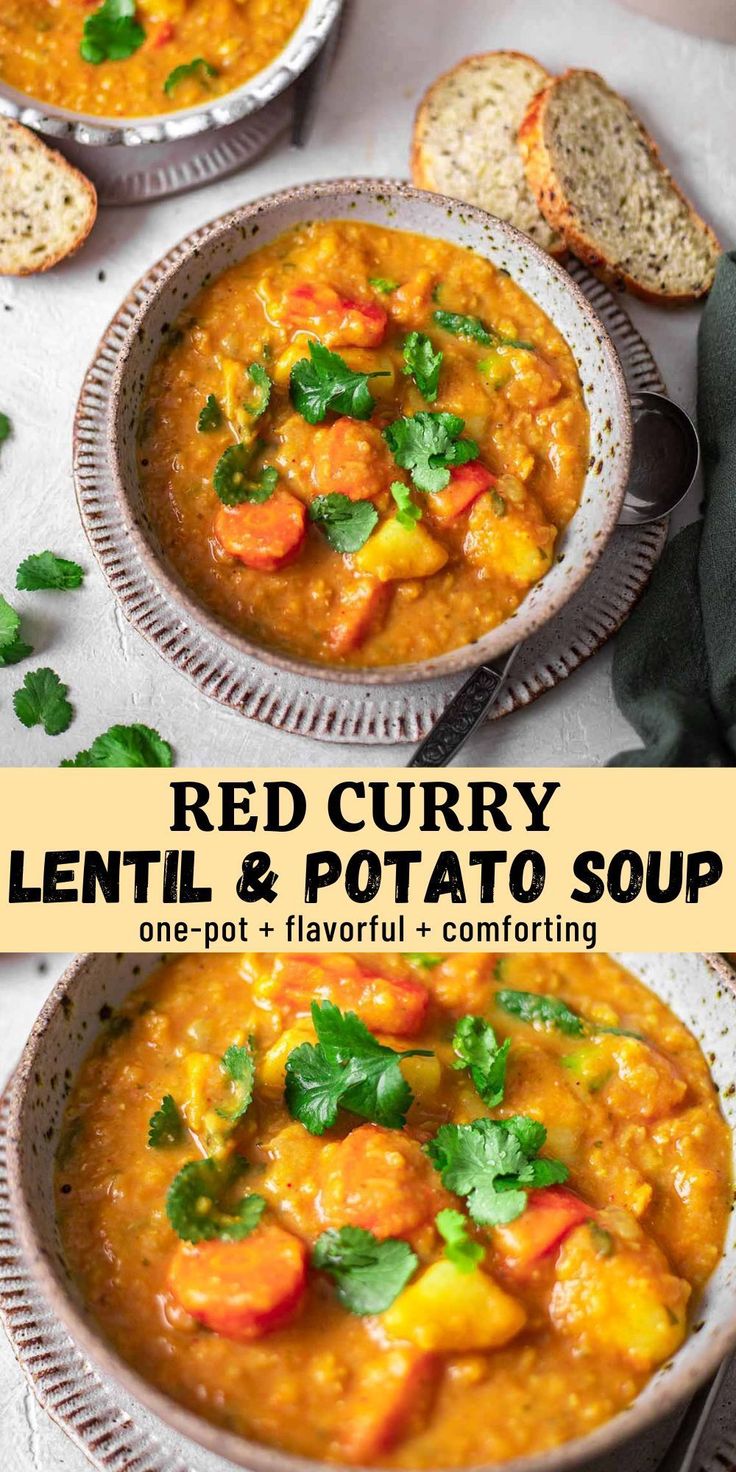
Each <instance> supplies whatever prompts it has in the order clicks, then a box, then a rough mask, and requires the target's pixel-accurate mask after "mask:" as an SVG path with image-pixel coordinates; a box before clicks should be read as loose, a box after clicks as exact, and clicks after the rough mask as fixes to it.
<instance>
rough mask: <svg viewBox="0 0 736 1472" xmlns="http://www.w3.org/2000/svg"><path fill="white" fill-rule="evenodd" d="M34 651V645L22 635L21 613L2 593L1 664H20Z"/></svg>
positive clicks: (0, 621) (0, 615)
mask: <svg viewBox="0 0 736 1472" xmlns="http://www.w3.org/2000/svg"><path fill="white" fill-rule="evenodd" d="M32 653H33V647H32V645H30V644H26V643H25V642H24V641H23V639H21V637H20V614H19V613H16V611H15V609H14V608H11V606H10V604H9V603H8V601H7V599H6V598H3V596H2V594H0V666H3V665H9V664H18V662H19V660H21V659H25V658H26V657H27V656H28V655H29V654H32Z"/></svg>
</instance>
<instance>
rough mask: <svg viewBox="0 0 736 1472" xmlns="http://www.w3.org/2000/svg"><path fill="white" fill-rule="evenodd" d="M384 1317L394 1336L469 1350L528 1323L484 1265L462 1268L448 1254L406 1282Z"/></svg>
mask: <svg viewBox="0 0 736 1472" xmlns="http://www.w3.org/2000/svg"><path fill="white" fill-rule="evenodd" d="M381 1322H382V1324H383V1327H384V1329H385V1331H386V1333H387V1334H388V1335H389V1337H390V1338H391V1339H404V1340H407V1341H408V1343H409V1344H415V1345H416V1346H417V1348H418V1349H428V1350H436V1351H439V1352H442V1353H445V1354H452V1353H458V1354H466V1353H469V1352H470V1351H472V1350H482V1349H498V1347H499V1346H500V1345H502V1344H507V1343H508V1341H509V1339H513V1337H514V1335H515V1334H518V1333H519V1330H520V1329H523V1327H524V1324H525V1323H526V1313H525V1311H524V1309H523V1308H522V1306H521V1304H520V1303H518V1302H517V1300H516V1299H515V1298H512V1297H511V1296H510V1294H508V1293H504V1291H503V1289H502V1288H499V1286H498V1284H497V1283H494V1281H493V1278H490V1277H489V1276H488V1274H487V1273H484V1272H483V1271H482V1269H481V1268H476V1269H475V1270H474V1271H473V1272H472V1273H460V1272H458V1270H457V1268H456V1267H455V1266H454V1264H453V1263H451V1262H447V1261H446V1260H443V1261H441V1262H434V1263H432V1265H431V1267H428V1268H427V1270H426V1272H424V1273H422V1276H421V1277H420V1278H418V1279H417V1281H416V1282H415V1283H412V1284H411V1285H410V1287H408V1288H405V1289H404V1292H403V1293H401V1294H399V1297H398V1298H397V1299H396V1301H395V1303H393V1304H392V1305H391V1308H390V1309H388V1311H387V1312H386V1313H385V1314H384V1315H383V1317H382V1320H381Z"/></svg>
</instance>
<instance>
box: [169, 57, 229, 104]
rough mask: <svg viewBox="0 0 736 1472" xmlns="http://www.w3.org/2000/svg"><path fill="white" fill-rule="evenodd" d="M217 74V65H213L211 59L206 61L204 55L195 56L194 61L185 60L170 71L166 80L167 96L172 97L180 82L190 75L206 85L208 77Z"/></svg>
mask: <svg viewBox="0 0 736 1472" xmlns="http://www.w3.org/2000/svg"><path fill="white" fill-rule="evenodd" d="M217 75H218V71H217V67H216V66H213V65H212V63H211V62H210V61H205V59H204V57H203V56H195V58H194V60H193V61H183V62H182V63H181V65H180V66H175V67H174V70H173V71H172V72H169V75H168V77H167V78H166V81H165V82H164V92H165V93H166V95H167V97H170V96H171V94H172V92H173V90H174V88H175V87H176V86H178V84H179V82H185V81H186V80H187V78H189V77H193V78H195V80H196V81H198V82H201V83H202V85H204V84H205V82H206V81H207V78H208V77H216V76H217Z"/></svg>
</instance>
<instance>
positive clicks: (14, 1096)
mask: <svg viewBox="0 0 736 1472" xmlns="http://www.w3.org/2000/svg"><path fill="white" fill-rule="evenodd" d="M95 959H96V958H95V955H94V953H87V954H82V955H79V956H77V957H76V958H75V959H74V960H73V961H72V962H71V963H70V965H69V966H68V967H67V969H66V970H65V971H64V973H63V974H62V976H61V977H60V979H59V981H58V982H57V983H56V986H55V987H54V988H53V990H52V991H51V993H50V994H49V996H48V998H47V1000H46V1002H45V1003H44V1006H43V1008H42V1009H41V1012H40V1013H39V1015H38V1017H37V1019H36V1022H35V1023H34V1026H33V1028H32V1030H31V1033H30V1035H29V1037H28V1041H27V1043H26V1046H25V1048H24V1050H23V1054H22V1056H21V1059H20V1062H19V1064H18V1068H17V1071H16V1074H15V1076H14V1078H13V1082H12V1085H11V1095H10V1110H9V1120H8V1181H9V1190H10V1203H11V1209H12V1211H13V1215H14V1219H15V1221H16V1223H17V1227H18V1234H19V1239H20V1242H21V1246H22V1250H23V1253H24V1255H25V1256H26V1257H27V1259H28V1263H29V1265H30V1266H31V1268H32V1270H33V1271H34V1273H35V1275H36V1278H37V1280H38V1282H39V1285H40V1289H41V1292H42V1294H43V1296H44V1297H45V1299H46V1300H47V1301H48V1302H49V1304H50V1305H51V1307H52V1309H53V1311H54V1312H56V1314H57V1315H58V1317H59V1318H60V1320H61V1322H62V1323H63V1324H64V1326H65V1327H66V1329H67V1330H68V1332H69V1334H70V1335H71V1337H72V1339H73V1340H75V1341H76V1342H77V1344H78V1345H80V1346H81V1348H82V1350H83V1352H84V1353H85V1354H86V1355H88V1356H89V1357H90V1359H91V1360H92V1361H93V1363H94V1364H96V1365H97V1366H98V1368H99V1369H100V1370H101V1371H102V1372H103V1373H105V1374H109V1375H110V1376H111V1377H112V1378H113V1379H116V1380H117V1381H118V1382H119V1383H120V1384H121V1385H122V1386H123V1387H124V1388H125V1390H126V1391H128V1392H129V1394H131V1395H132V1396H133V1397H135V1398H137V1399H138V1400H139V1401H141V1402H142V1403H143V1404H144V1405H145V1406H147V1407H148V1408H149V1409H150V1410H151V1411H153V1413H154V1414H155V1415H157V1416H158V1417H159V1418H160V1419H161V1420H162V1421H163V1422H164V1423H165V1424H166V1425H168V1426H170V1427H173V1428H174V1430H175V1431H177V1432H179V1433H181V1434H183V1435H185V1436H188V1437H189V1438H190V1439H191V1440H192V1441H194V1442H195V1443H197V1442H198V1443H199V1444H200V1445H201V1446H204V1447H205V1448H206V1449H207V1450H208V1451H211V1452H213V1453H215V1454H217V1455H219V1456H221V1457H223V1458H225V1459H229V1460H230V1461H232V1462H233V1463H234V1464H235V1465H236V1466H241V1467H246V1468H248V1469H249V1472H334V1463H324V1462H318V1461H313V1460H312V1459H310V1458H306V1457H300V1456H295V1455H292V1454H290V1453H287V1452H282V1451H279V1450H278V1449H276V1448H274V1447H271V1446H268V1445H266V1444H264V1443H261V1442H256V1441H250V1440H248V1439H247V1438H245V1437H241V1436H238V1435H236V1434H235V1433H234V1432H230V1431H227V1430H225V1429H224V1428H221V1427H219V1426H217V1425H215V1424H214V1423H212V1422H210V1421H207V1420H205V1419H204V1418H203V1417H201V1416H198V1415H197V1414H196V1413H195V1412H193V1411H190V1410H188V1409H186V1408H185V1407H184V1406H183V1405H182V1404H181V1403H180V1402H179V1401H176V1400H174V1399H173V1398H171V1397H169V1396H167V1395H165V1394H164V1393H163V1392H162V1391H160V1390H158V1389H156V1387H155V1386H153V1385H152V1384H151V1383H150V1382H149V1381H147V1380H145V1379H144V1378H143V1377H142V1376H141V1375H139V1374H138V1373H137V1371H136V1370H134V1369H133V1368H132V1366H131V1365H130V1364H129V1363H128V1362H127V1361H126V1360H123V1359H122V1358H121V1357H120V1355H118V1353H117V1352H116V1351H115V1350H114V1349H112V1348H111V1347H110V1346H109V1345H108V1343H107V1342H106V1341H105V1340H104V1338H103V1337H102V1335H101V1333H100V1332H99V1331H98V1330H96V1329H95V1328H94V1327H93V1325H92V1324H91V1323H90V1321H89V1320H87V1319H86V1318H85V1317H84V1315H83V1313H82V1312H80V1310H79V1309H78V1308H77V1306H76V1305H75V1303H74V1302H73V1300H72V1298H71V1296H70V1295H69V1292H68V1291H67V1289H66V1288H65V1287H63V1286H62V1285H61V1284H60V1281H59V1278H58V1276H57V1274H56V1273H55V1272H54V1270H53V1268H52V1267H51V1264H50V1262H49V1261H48V1259H47V1256H46V1253H45V1249H44V1248H43V1246H42V1244H41V1242H40V1240H39V1237H38V1233H37V1231H36V1226H35V1222H34V1217H33V1209H32V1207H31V1206H30V1203H29V1202H28V1199H27V1197H26V1193H25V1189H24V1185H23V1177H22V1168H21V1161H20V1152H19V1142H20V1131H21V1124H22V1115H23V1105H24V1099H25V1094H26V1091H27V1088H28V1084H29V1080H30V1079H31V1078H32V1076H33V1072H34V1068H35V1065H36V1057H37V1053H38V1049H39V1047H40V1045H41V1044H42V1041H43V1037H44V1034H45V1032H46V1029H47V1027H48V1026H49V1024H50V1023H51V1022H52V1021H53V1020H54V1018H55V1016H56V1013H57V1011H58V1009H59V1007H61V1006H63V1001H64V999H65V998H66V997H67V995H68V993H69V991H70V990H71V989H73V987H74V985H75V981H76V980H77V978H78V977H79V975H80V973H83V971H84V969H85V967H86V966H87V965H88V964H89V963H90V962H93V961H94V960H95ZM156 959H157V958H156V957H154V956H151V955H146V956H145V957H141V960H144V961H145V963H146V966H147V967H148V966H152V965H153V963H154V962H155V960H156ZM158 959H161V958H158ZM699 959H701V960H702V961H703V962H704V963H705V965H706V966H707V967H708V969H709V970H710V971H711V972H712V975H713V983H714V985H716V986H721V985H723V986H725V988H726V989H727V990H728V991H729V992H731V993H733V992H734V991H736V979H735V978H734V973H733V971H732V969H731V967H730V966H729V965H728V964H727V963H726V961H725V960H724V959H723V957H722V956H720V955H718V954H701V956H700V958H699ZM130 989H131V990H132V989H133V985H131V988H130ZM92 1041H93V1040H92V1038H91V1037H89V1038H88V1039H87V1046H88V1047H89V1046H90V1045H91V1043H92ZM735 1144H736V1142H735ZM692 1342H693V1335H692V1333H691V1334H690V1336H689V1338H688V1340H687V1341H686V1343H687V1344H692ZM700 1345H702V1349H701V1352H700V1353H699V1354H698V1357H697V1370H696V1371H695V1372H694V1373H693V1369H692V1367H691V1369H690V1372H689V1373H682V1372H680V1373H678V1357H679V1354H681V1353H682V1352H683V1351H682V1350H681V1351H679V1352H678V1355H676V1356H675V1357H674V1359H673V1361H671V1362H670V1373H669V1374H668V1375H667V1376H666V1377H665V1378H664V1379H663V1380H662V1381H661V1383H660V1384H659V1386H658V1394H657V1397H656V1400H653V1399H652V1400H649V1401H648V1402H646V1403H643V1402H642V1401H641V1400H640V1399H635V1400H634V1401H633V1402H632V1404H631V1406H629V1407H628V1408H626V1409H625V1410H624V1411H622V1412H620V1413H619V1414H617V1415H615V1416H614V1417H613V1418H612V1419H611V1420H609V1421H607V1422H605V1423H604V1424H603V1425H601V1426H600V1427H598V1429H597V1430H595V1431H593V1432H591V1433H590V1434H589V1435H587V1436H582V1437H576V1438H575V1439H574V1440H572V1441H568V1442H565V1443H563V1444H562V1445H561V1446H559V1447H555V1448H553V1449H552V1450H549V1451H544V1452H540V1453H535V1454H534V1455H531V1456H522V1457H516V1458H514V1459H513V1460H512V1461H507V1462H503V1463H493V1464H488V1463H485V1464H483V1463H480V1464H474V1465H473V1466H472V1467H471V1468H468V1469H466V1472H585V1468H586V1467H587V1465H588V1464H589V1463H590V1462H591V1461H593V1460H594V1459H595V1458H597V1457H600V1456H603V1455H605V1454H606V1453H615V1452H616V1451H617V1450H619V1449H620V1448H622V1447H623V1446H624V1445H625V1443H626V1442H628V1441H629V1440H630V1439H631V1438H632V1437H634V1436H637V1435H642V1434H643V1433H644V1432H646V1430H647V1429H648V1428H649V1427H651V1426H652V1425H653V1424H654V1423H656V1422H658V1421H660V1420H663V1419H664V1418H666V1417H667V1415H668V1414H671V1413H673V1412H675V1411H676V1410H677V1409H678V1408H681V1407H682V1404H683V1401H684V1400H685V1399H686V1398H687V1397H689V1396H692V1395H693V1394H694V1393H695V1391H696V1390H697V1389H698V1387H699V1386H700V1385H701V1384H703V1383H704V1381H705V1380H707V1379H708V1377H709V1376H711V1375H713V1374H714V1373H715V1371H716V1369H717V1368H718V1366H719V1364H720V1363H721V1362H722V1361H723V1359H724V1358H725V1357H726V1356H727V1355H728V1354H730V1353H731V1352H732V1351H733V1350H734V1349H735V1348H736V1316H734V1318H733V1319H732V1320H731V1322H730V1324H728V1325H727V1326H723V1327H721V1328H720V1329H716V1330H715V1331H713V1332H712V1333H711V1334H710V1336H709V1337H708V1338H706V1337H705V1336H703V1337H702V1338H701V1339H700V1340H699V1346H700ZM683 1348H684V1347H683ZM353 1472H380V1469H375V1468H373V1467H356V1468H354V1469H353ZM433 1472H457V1469H444V1468H439V1467H438V1468H435V1469H433Z"/></svg>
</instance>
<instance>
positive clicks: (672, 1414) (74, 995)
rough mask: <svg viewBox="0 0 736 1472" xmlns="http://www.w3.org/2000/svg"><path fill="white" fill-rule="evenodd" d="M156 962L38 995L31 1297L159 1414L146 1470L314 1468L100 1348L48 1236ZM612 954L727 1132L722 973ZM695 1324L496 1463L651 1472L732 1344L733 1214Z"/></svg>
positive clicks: (18, 1221)
mask: <svg viewBox="0 0 736 1472" xmlns="http://www.w3.org/2000/svg"><path fill="white" fill-rule="evenodd" d="M158 959H159V958H157V957H153V956H150V955H138V956H135V955H131V956H113V955H102V954H97V955H90V956H82V957H79V958H78V959H77V960H76V961H74V962H73V964H72V965H71V966H70V967H69V969H68V970H67V971H66V973H65V974H64V976H63V977H62V978H61V980H60V981H59V983H58V984H57V986H56V987H55V988H54V990H53V992H52V993H51V996H50V997H49V999H48V1001H47V1002H46V1005H45V1006H44V1008H43V1010H42V1012H41V1014H40V1016H39V1018H38V1021H37V1022H36V1025H35V1027H34V1029H33V1031H32V1033H31V1036H30V1038H29V1041H28V1043H27V1045H26V1048H25V1051H24V1054H23V1057H22V1059H21V1062H20V1066H19V1069H18V1072H17V1074H16V1077H15V1080H14V1082H13V1085H12V1095H11V1105H10V1120H9V1135H8V1171H9V1181H10V1201H11V1211H12V1216H13V1220H14V1224H15V1228H16V1232H17V1236H18V1239H19V1241H20V1243H21V1247H22V1251H23V1254H24V1256H25V1259H26V1262H27V1264H28V1266H29V1269H30V1271H31V1273H32V1275H33V1277H34V1280H35V1281H36V1283H37V1284H38V1286H39V1289H40V1291H41V1293H42V1294H43V1297H44V1299H45V1300H46V1302H47V1303H48V1304H49V1305H50V1308H51V1310H52V1311H53V1313H54V1314H56V1315H57V1316H58V1318H59V1319H60V1320H61V1322H62V1323H63V1324H64V1325H65V1327H66V1328H67V1330H68V1332H69V1333H70V1334H71V1335H72V1337H73V1339H74V1340H75V1341H76V1343H77V1344H78V1345H79V1346H80V1348H81V1350H82V1352H83V1353H84V1354H86V1355H88V1356H89V1358H90V1359H91V1360H92V1362H93V1364H95V1365H96V1366H97V1367H98V1368H99V1370H100V1371H101V1372H102V1373H103V1375H105V1376H108V1377H111V1378H112V1380H113V1381H117V1382H118V1383H119V1384H121V1385H122V1386H123V1387H124V1390H125V1392H127V1394H128V1395H131V1396H133V1397H134V1398H135V1399H136V1400H138V1401H139V1402H142V1403H143V1404H144V1405H145V1406H146V1407H147V1408H148V1409H149V1410H150V1411H151V1412H153V1414H154V1416H155V1417H158V1418H159V1420H160V1421H161V1422H162V1423H164V1427H165V1430H164V1431H163V1436H164V1447H162V1451H161V1459H160V1462H157V1461H155V1460H154V1462H150V1461H149V1462H147V1463H146V1465H147V1466H149V1467H150V1468H151V1472H166V1468H168V1467H170V1465H171V1463H170V1460H169V1455H168V1454H167V1452H166V1450H165V1448H168V1449H169V1451H170V1450H171V1447H172V1436H173V1438H174V1441H175V1446H176V1450H177V1452H178V1453H179V1455H180V1456H181V1457H182V1458H183V1461H184V1462H187V1455H186V1453H187V1445H188V1441H189V1442H192V1441H193V1442H195V1443H198V1444H199V1445H201V1446H203V1447H205V1448H207V1449H208V1451H209V1452H211V1453H214V1454H216V1455H217V1456H219V1457H222V1458H225V1459H227V1460H229V1461H230V1462H231V1463H235V1464H236V1465H237V1466H241V1467H248V1468H250V1469H252V1472H318V1469H319V1472H327V1469H326V1468H325V1467H324V1466H323V1465H322V1464H318V1463H314V1462H310V1461H307V1460H305V1459H303V1458H298V1457H292V1456H287V1455H285V1454H283V1453H281V1452H278V1451H275V1450H273V1449H272V1448H269V1447H266V1446H262V1445H261V1444H260V1443H254V1442H250V1441H247V1440H245V1439H244V1438H242V1437H239V1436H236V1435H234V1434H233V1433H232V1432H228V1431H225V1430H222V1429H220V1428H218V1427H216V1426H213V1425H211V1424H210V1423H209V1422H207V1421H204V1420H202V1419H201V1418H200V1417H199V1416H197V1415H196V1414H194V1413H193V1412H192V1411H188V1410H185V1409H184V1408H183V1407H182V1406H180V1405H178V1404H177V1403H176V1402H174V1401H172V1400H170V1399H169V1398H168V1397H167V1396H165V1395H163V1394H162V1393H161V1392H160V1391H158V1390H156V1389H154V1388H153V1387H152V1386H151V1385H150V1384H148V1383H147V1382H146V1381H144V1380H143V1379H141V1377H140V1376H139V1375H138V1374H137V1373H136V1371H135V1370H134V1369H133V1368H132V1367H131V1366H130V1365H129V1364H127V1363H125V1362H124V1361H122V1360H121V1359H120V1358H119V1356H118V1355H117V1354H116V1353H115V1352H114V1351H113V1350H112V1349H111V1348H110V1347H109V1345H108V1344H107V1343H106V1341H105V1340H104V1338H103V1337H102V1335H101V1334H100V1332H99V1330H98V1329H97V1328H96V1327H95V1325H94V1323H93V1322H91V1320H90V1319H89V1318H88V1317H87V1316H86V1314H85V1311H84V1305H83V1303H82V1302H81V1301H80V1299H79V1297H78V1296H77V1293H76V1290H75V1288H74V1285H73V1284H72V1283H71V1281H70V1279H69V1275H68V1271H67V1268H66V1266H65V1263H64V1259H63V1255H62V1252H61V1247H60V1243H59V1240H58V1235H57V1231H56V1225H55V1220H54V1206H53V1189H52V1179H53V1169H54V1157H55V1152H56V1148H57V1145H58V1141H59V1132H60V1126H61V1121H62V1117H63V1113H64V1108H65V1103H66V1099H67V1096H68V1093H69V1090H70V1088H71V1085H72V1081H73V1079H74V1077H75V1075H76V1073H77V1070H78V1068H79V1066H80V1064H81V1062H82V1059H83V1058H84V1056H85V1054H86V1053H87V1051H88V1049H89V1047H90V1045H91V1043H92V1042H93V1040H94V1038H95V1035H96V1034H97V1032H98V1030H99V1028H100V1025H101V1019H102V1018H104V1017H105V1015H106V1009H108V1008H109V1007H113V1008H114V1007H117V1006H118V1005H119V1004H120V1002H121V1001H122V1000H123V998H124V997H125V996H126V995H127V993H128V992H129V991H130V990H131V989H132V988H133V987H134V986H136V985H138V984H139V982H140V981H141V980H142V978H143V977H144V976H145V975H146V974H147V973H148V972H149V971H150V970H151V969H152V968H153V966H154V965H155V964H156V962H157V960H158ZM616 959H617V960H619V961H620V962H621V963H622V964H623V965H624V966H627V967H628V968H629V969H630V970H631V971H632V972H633V973H634V974H635V975H637V976H638V977H640V979H641V980H642V981H643V982H644V983H645V984H646V985H647V986H649V987H651V988H652V990H653V991H655V992H656V993H657V995H658V996H660V997H662V998H663V1000H664V1001H665V1002H667V1003H668V1004H669V1005H670V1006H671V1007H672V1008H673V1009H674V1011H675V1012H676V1013H677V1014H678V1016H679V1017H680V1018H681V1019H682V1021H683V1022H684V1023H685V1024H686V1025H687V1026H688V1027H689V1028H690V1029H691V1031H692V1032H693V1034H694V1035H695V1037H696V1038H697V1039H698V1041H699V1042H700V1044H701V1047H702V1048H703V1050H704V1052H705V1053H706V1055H707V1057H708V1059H709V1061H710V1064H711V1068H712V1071H713V1077H714V1079H715V1081H716V1083H717V1085H718V1087H719V1089H720V1093H721V1099H722V1103H723V1110H724V1114H725V1116H726V1118H727V1120H728V1122H729V1124H730V1126H731V1128H732V1129H734V1130H736V1089H735V1088H734V1073H735V1065H734V1041H733V1040H734V1032H735V1030H736V989H735V988H736V977H735V976H734V973H733V972H732V971H731V969H730V968H729V967H728V966H727V964H726V963H725V962H724V961H723V960H722V959H721V958H718V957H715V956H702V955H666V954H665V955H657V954H654V955H651V954H621V955H619V956H617V958H616ZM696 1322H697V1324H698V1326H699V1332H698V1333H695V1334H692V1335H691V1336H690V1338H689V1339H688V1340H687V1341H686V1343H685V1345H684V1346H683V1348H682V1349H681V1350H680V1351H679V1353H678V1354H677V1355H676V1356H675V1358H674V1360H672V1361H671V1362H669V1363H668V1364H667V1365H665V1366H664V1367H663V1368H662V1369H661V1370H660V1371H659V1372H658V1373H657V1374H656V1375H655V1376H654V1378H653V1379H652V1380H651V1381H650V1383H649V1385H648V1386H647V1387H646V1388H645V1390H644V1391H643V1392H642V1394H641V1395H640V1396H639V1397H638V1399H637V1400H636V1401H635V1402H634V1404H633V1405H632V1406H631V1407H629V1409H628V1410H626V1411H624V1412H622V1413H621V1414H620V1415H618V1416H616V1417H614V1419H613V1420H611V1421H609V1422H607V1423H606V1424H605V1425H604V1426H602V1427H600V1428H599V1429H598V1430H596V1431H594V1432H593V1433H592V1434H591V1435H590V1436H587V1437H584V1438H579V1439H578V1440H576V1441H573V1442H568V1443H567V1445H565V1446H563V1447H560V1448H559V1449H558V1450H557V1451H555V1452H545V1453H544V1454H543V1455H540V1456H533V1457H522V1458H517V1459H516V1460H515V1461H514V1462H513V1463H505V1464H504V1468H503V1472H573V1469H579V1472H620V1469H621V1467H622V1466H624V1465H625V1466H627V1467H629V1466H630V1467H632V1468H634V1467H635V1468H636V1472H653V1469H654V1468H655V1467H656V1465H657V1463H658V1461H659V1459H660V1457H661V1456H662V1454H663V1452H664V1450H665V1448H666V1445H667V1443H668V1438H669V1436H670V1435H671V1434H672V1430H673V1425H674V1424H676V1421H677V1416H678V1413H679V1411H680V1409H681V1408H682V1406H683V1404H684V1402H685V1400H686V1399H687V1398H688V1397H690V1396H691V1395H692V1394H693V1393H694V1391H695V1390H696V1388H697V1387H698V1385H699V1384H700V1383H701V1382H702V1381H703V1380H705V1378H706V1377H707V1376H708V1375H710V1374H711V1373H712V1372H713V1371H714V1370H715V1368H716V1366H717V1365H718V1363H719V1362H720V1360H721V1359H723V1358H724V1356H725V1355H726V1354H727V1353H728V1352H729V1351H731V1350H732V1349H733V1348H734V1346H736V1215H733V1216H732V1217H731V1224H730V1228H729V1233H728V1240H727V1244H726V1251H725V1254H724V1257H723V1259H722V1261H721V1263H720V1265H719V1267H718V1268H717V1269H716V1272H715V1273H714V1274H713V1276H712V1278H711V1280H710V1282H709V1284H708V1286H707V1289H706V1292H705V1294H704V1295H703V1297H702V1299H701V1300H700V1302H699V1304H698V1307H697V1320H696ZM634 1437H635V1438H637V1440H636V1448H635V1450H634V1447H633V1444H632V1445H631V1446H630V1447H629V1449H628V1451H625V1452H622V1448H624V1447H625V1446H626V1444H627V1443H629V1442H630V1440H631V1438H634ZM177 1465H178V1463H177ZM187 1465H188V1462H187ZM485 1472H500V1469H490V1468H487V1469H485Z"/></svg>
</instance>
